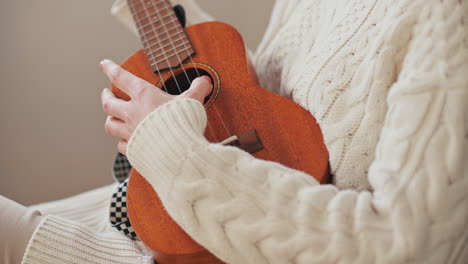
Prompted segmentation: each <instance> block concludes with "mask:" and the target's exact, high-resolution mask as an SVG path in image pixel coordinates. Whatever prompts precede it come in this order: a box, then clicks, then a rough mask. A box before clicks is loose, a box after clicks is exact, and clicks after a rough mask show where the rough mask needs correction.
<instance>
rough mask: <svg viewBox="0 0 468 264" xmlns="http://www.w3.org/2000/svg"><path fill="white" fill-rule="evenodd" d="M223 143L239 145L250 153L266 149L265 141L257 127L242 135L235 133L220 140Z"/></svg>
mask: <svg viewBox="0 0 468 264" xmlns="http://www.w3.org/2000/svg"><path fill="white" fill-rule="evenodd" d="M220 143H221V144H223V145H229V146H234V147H238V148H240V149H242V150H244V151H247V152H249V153H250V154H252V153H255V152H257V151H260V150H262V149H264V146H263V143H262V141H261V140H260V137H259V136H258V133H257V131H256V130H255V129H252V130H249V131H247V132H245V133H243V134H241V135H234V136H231V137H228V138H226V139H225V140H223V141H221V142H220Z"/></svg>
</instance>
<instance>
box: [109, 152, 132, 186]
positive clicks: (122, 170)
mask: <svg viewBox="0 0 468 264" xmlns="http://www.w3.org/2000/svg"><path fill="white" fill-rule="evenodd" d="M131 170H132V165H130V162H129V161H128V159H127V157H125V156H124V155H122V154H120V153H117V155H116V156H115V159H114V165H113V167H112V177H114V179H115V180H116V181H118V182H124V181H125V180H126V179H127V178H128V176H129V175H130V171H131Z"/></svg>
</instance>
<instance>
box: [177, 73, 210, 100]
mask: <svg viewBox="0 0 468 264" xmlns="http://www.w3.org/2000/svg"><path fill="white" fill-rule="evenodd" d="M212 90H213V85H212V84H211V79H210V77H208V76H201V77H198V78H196V79H195V80H193V82H192V85H190V88H189V89H188V90H187V91H185V92H183V93H182V94H181V95H180V96H181V97H188V98H192V99H195V100H198V101H199V102H201V103H203V101H204V100H205V97H207V96H208V95H209V94H210V93H211V91H212Z"/></svg>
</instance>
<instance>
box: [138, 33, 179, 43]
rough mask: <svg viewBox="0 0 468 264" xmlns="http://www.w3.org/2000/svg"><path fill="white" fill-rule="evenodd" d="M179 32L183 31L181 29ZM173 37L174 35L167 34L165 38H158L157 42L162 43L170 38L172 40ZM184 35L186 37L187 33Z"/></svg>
mask: <svg viewBox="0 0 468 264" xmlns="http://www.w3.org/2000/svg"><path fill="white" fill-rule="evenodd" d="M178 33H183V32H182V31H179V32H178ZM172 37H174V36H170V35H167V34H166V37H165V38H163V39H159V38H158V39H157V42H156V43H160V44H161V45H162V43H163V42H165V41H168V40H172ZM183 37H185V35H184V36H183ZM143 46H145V44H143Z"/></svg>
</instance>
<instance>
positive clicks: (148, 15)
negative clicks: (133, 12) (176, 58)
mask: <svg viewBox="0 0 468 264" xmlns="http://www.w3.org/2000/svg"><path fill="white" fill-rule="evenodd" d="M139 2H140V3H142V2H141V0H140V1H139ZM148 2H149V3H151V6H152V7H153V9H154V11H156V10H157V9H156V7H155V6H154V2H153V1H147V2H146V3H148ZM142 4H143V7H144V8H143V9H144V11H145V14H146V17H147V18H148V23H149V24H150V25H151V31H153V33H154V35H155V36H156V41H157V42H158V44H159V48H160V49H161V52H162V53H163V56H164V59H165V60H166V63H167V65H168V66H169V65H170V63H169V58H168V57H167V56H165V54H164V47H163V46H162V43H161V41H160V39H159V36H158V32H157V31H156V28H155V27H154V23H153V22H152V21H151V15H150V14H149V13H148V10H147V8H146V7H147V6H146V5H145V3H142ZM156 13H157V15H158V18H159V19H160V16H159V12H158V11H156ZM161 22H162V20H161ZM162 26H163V27H164V28H165V25H164V24H163V25H162ZM168 38H169V41H171V39H170V36H169V35H168ZM151 55H153V53H151ZM153 60H156V59H155V57H153ZM153 63H156V62H153ZM156 68H157V67H156ZM157 69H158V73H160V71H159V68H157ZM169 71H170V72H171V75H172V77H173V78H174V81H175V83H176V86H177V89H178V90H179V93H182V90H181V89H180V85H179V82H178V81H177V78H176V76H175V74H174V71H173V70H172V68H171V67H170V66H169ZM160 78H161V82H164V80H163V78H162V76H161V74H160ZM166 92H167V90H166Z"/></svg>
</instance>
